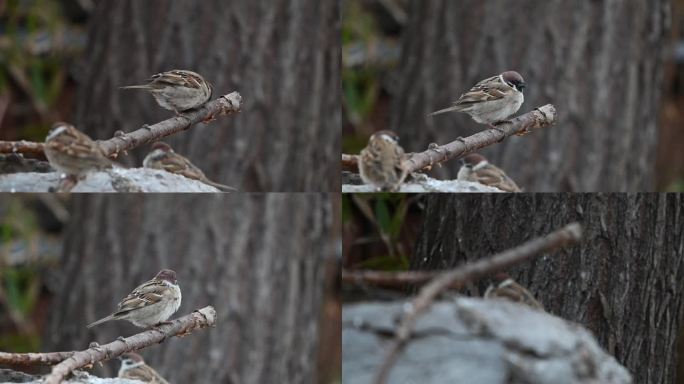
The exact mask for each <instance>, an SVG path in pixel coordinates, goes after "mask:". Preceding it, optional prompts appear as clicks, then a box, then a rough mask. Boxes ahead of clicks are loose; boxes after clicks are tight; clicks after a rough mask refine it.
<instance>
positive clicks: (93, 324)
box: [87, 315, 114, 328]
mask: <svg viewBox="0 0 684 384" xmlns="http://www.w3.org/2000/svg"><path fill="white" fill-rule="evenodd" d="M109 320H114V315H109V316H107V317H105V318H103V319H100V320H98V321H95V322H93V323H90V324H88V325H87V328H92V327H94V326H96V325H99V324H102V323H105V322H107V321H109Z"/></svg>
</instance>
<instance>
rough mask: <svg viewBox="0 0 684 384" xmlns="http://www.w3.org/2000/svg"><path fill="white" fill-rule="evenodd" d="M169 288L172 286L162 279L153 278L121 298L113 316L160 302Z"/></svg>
mask: <svg viewBox="0 0 684 384" xmlns="http://www.w3.org/2000/svg"><path fill="white" fill-rule="evenodd" d="M169 290H170V288H169V287H168V286H167V285H166V284H164V282H163V281H161V280H157V279H152V280H150V281H148V282H146V283H143V284H141V285H139V286H138V287H137V288H136V289H134V290H133V292H131V293H129V294H128V296H126V297H124V299H123V300H121V302H120V303H119V307H118V310H117V311H116V312H115V313H114V314H113V316H121V315H124V314H126V313H128V312H130V311H132V310H134V309H138V308H142V307H146V306H148V305H152V304H155V303H158V302H159V301H161V300H162V298H163V297H164V294H165V293H167V292H168V291H169Z"/></svg>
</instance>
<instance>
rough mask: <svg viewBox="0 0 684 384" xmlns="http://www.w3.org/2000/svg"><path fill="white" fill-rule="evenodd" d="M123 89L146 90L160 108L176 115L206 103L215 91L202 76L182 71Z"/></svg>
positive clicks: (167, 73) (165, 74) (164, 74)
mask: <svg viewBox="0 0 684 384" xmlns="http://www.w3.org/2000/svg"><path fill="white" fill-rule="evenodd" d="M121 89H144V90H146V91H148V92H150V93H151V94H152V96H154V99H155V100H156V101H157V104H159V106H160V107H162V108H165V109H168V110H171V111H174V112H175V113H176V115H180V112H183V111H187V110H189V109H194V108H197V107H199V106H201V105H202V104H204V103H206V102H207V101H209V99H210V98H211V93H212V91H213V88H212V86H211V84H210V83H209V82H208V81H206V80H204V78H203V77H202V76H200V75H199V74H197V73H195V72H192V71H186V70H182V69H174V70H172V71H168V72H162V73H158V74H156V75H154V76H152V77H151V78H150V79H149V80H148V83H147V84H143V85H129V86H127V87H121Z"/></svg>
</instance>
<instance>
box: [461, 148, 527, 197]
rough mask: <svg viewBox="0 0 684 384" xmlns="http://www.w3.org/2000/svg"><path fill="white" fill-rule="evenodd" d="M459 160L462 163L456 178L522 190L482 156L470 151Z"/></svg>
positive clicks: (515, 190) (512, 189)
mask: <svg viewBox="0 0 684 384" xmlns="http://www.w3.org/2000/svg"><path fill="white" fill-rule="evenodd" d="M461 160H462V162H463V165H462V166H461V169H459V170H458V176H457V177H458V180H465V181H473V182H476V183H480V184H483V185H487V186H490V187H495V188H499V189H500V190H502V191H506V192H522V190H521V189H520V187H518V185H517V184H515V181H513V180H512V179H511V178H510V177H508V176H507V175H506V173H505V172H504V171H502V170H501V169H499V168H498V167H497V166H495V165H492V164H490V163H489V162H488V161H487V159H486V158H485V157H484V156H482V155H478V154H477V153H471V154H470V155H468V156H466V157H464V158H463V159H461Z"/></svg>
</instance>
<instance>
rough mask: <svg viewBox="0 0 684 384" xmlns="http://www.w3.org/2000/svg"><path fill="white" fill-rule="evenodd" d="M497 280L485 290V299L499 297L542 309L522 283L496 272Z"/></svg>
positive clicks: (495, 278)
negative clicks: (495, 283) (494, 284)
mask: <svg viewBox="0 0 684 384" xmlns="http://www.w3.org/2000/svg"><path fill="white" fill-rule="evenodd" d="M494 280H496V281H497V282H498V284H497V285H496V287H495V286H493V285H490V286H489V288H487V291H485V294H484V297H485V299H491V298H501V299H505V300H509V301H513V302H516V303H520V304H525V305H527V306H529V307H531V308H534V309H538V310H542V311H543V310H544V306H543V305H541V303H539V302H538V301H537V300H536V299H535V298H534V296H532V294H531V293H530V292H529V291H528V290H527V289H525V288H524V287H523V286H522V285H520V284H518V283H516V282H515V281H514V280H513V279H512V278H511V277H510V276H508V274H506V273H498V274H496V276H495V277H494Z"/></svg>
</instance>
